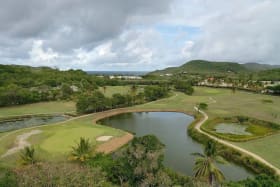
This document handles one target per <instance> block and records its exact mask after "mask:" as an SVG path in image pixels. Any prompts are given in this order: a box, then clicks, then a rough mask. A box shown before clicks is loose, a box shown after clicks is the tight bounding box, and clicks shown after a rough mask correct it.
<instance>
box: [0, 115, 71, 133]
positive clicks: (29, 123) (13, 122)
mask: <svg viewBox="0 0 280 187" xmlns="http://www.w3.org/2000/svg"><path fill="white" fill-rule="evenodd" d="M67 118H68V117H66V116H64V115H53V116H49V115H48V116H26V117H20V118H15V119H9V120H2V121H0V133H1V132H7V131H11V130H17V129H22V128H27V127H33V126H40V125H45V124H49V123H56V122H60V121H64V120H66V119H67Z"/></svg>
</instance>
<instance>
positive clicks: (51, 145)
mask: <svg viewBox="0 0 280 187" xmlns="http://www.w3.org/2000/svg"><path fill="white" fill-rule="evenodd" d="M95 115H96V114H91V115H86V116H82V117H77V118H74V119H72V120H68V121H65V122H61V123H58V124H52V125H47V126H41V127H33V128H28V129H22V130H19V131H14V132H13V131H12V132H10V133H5V136H2V137H0V138H1V140H0V155H3V154H4V153H5V152H6V151H7V150H8V149H10V148H12V147H13V146H14V142H15V140H16V138H17V137H18V136H19V135H21V134H24V133H28V132H30V131H31V130H40V131H42V132H41V133H40V134H36V135H32V136H31V137H30V138H28V142H30V143H31V144H32V145H33V146H34V147H35V149H36V150H37V154H38V155H39V157H40V158H41V159H43V160H45V159H46V160H53V159H56V158H60V159H61V158H64V159H65V156H66V155H68V154H69V152H70V151H71V147H72V146H75V145H76V143H77V141H79V139H80V137H84V138H88V139H89V140H90V142H91V143H92V145H95V146H96V145H97V144H99V143H98V142H96V138H97V137H99V136H113V137H120V136H122V135H124V134H125V133H124V132H123V131H121V130H118V129H113V128H109V127H106V126H101V125H97V124H94V123H93V121H92V119H93V118H94V116H95ZM16 155H17V154H15V155H11V156H8V157H5V158H2V160H4V161H5V162H7V163H8V164H11V165H14V164H16V160H17V159H14V158H15V157H16ZM7 163H6V164H7Z"/></svg>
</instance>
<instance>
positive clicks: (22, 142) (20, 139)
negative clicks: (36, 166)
mask: <svg viewBox="0 0 280 187" xmlns="http://www.w3.org/2000/svg"><path fill="white" fill-rule="evenodd" d="M41 132H42V131H41V130H32V131H30V132H28V133H24V134H21V135H18V136H17V139H16V141H15V146H14V147H12V148H11V149H9V150H8V151H7V152H6V153H5V154H3V155H2V156H1V157H2V158H3V157H6V156H9V155H11V154H14V153H16V152H18V151H19V150H21V149H24V147H27V146H30V143H29V142H28V141H27V139H28V138H29V137H30V136H32V135H35V134H40V133H41Z"/></svg>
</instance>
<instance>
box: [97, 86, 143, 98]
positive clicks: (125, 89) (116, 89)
mask: <svg viewBox="0 0 280 187" xmlns="http://www.w3.org/2000/svg"><path fill="white" fill-rule="evenodd" d="M141 90H143V86H138V87H137V91H138V92H140V91H141ZM99 91H101V92H102V93H103V94H104V95H105V96H106V97H112V95H113V94H116V93H119V94H122V95H125V94H130V93H131V86H106V87H105V90H104V88H103V87H99Z"/></svg>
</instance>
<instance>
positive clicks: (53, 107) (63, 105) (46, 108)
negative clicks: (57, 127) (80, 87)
mask: <svg viewBox="0 0 280 187" xmlns="http://www.w3.org/2000/svg"><path fill="white" fill-rule="evenodd" d="M75 111H76V107H75V103H74V102H72V101H69V102H63V101H52V102H42V103H34V104H27V105H20V106H12V107H0V118H2V117H8V116H15V115H17V116H19V115H26V114H54V113H75Z"/></svg>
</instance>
